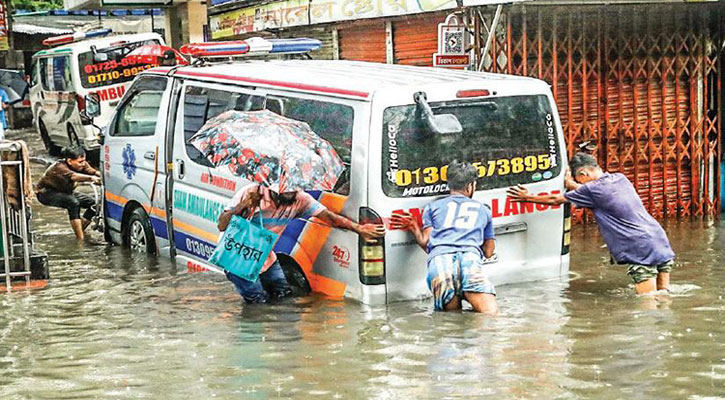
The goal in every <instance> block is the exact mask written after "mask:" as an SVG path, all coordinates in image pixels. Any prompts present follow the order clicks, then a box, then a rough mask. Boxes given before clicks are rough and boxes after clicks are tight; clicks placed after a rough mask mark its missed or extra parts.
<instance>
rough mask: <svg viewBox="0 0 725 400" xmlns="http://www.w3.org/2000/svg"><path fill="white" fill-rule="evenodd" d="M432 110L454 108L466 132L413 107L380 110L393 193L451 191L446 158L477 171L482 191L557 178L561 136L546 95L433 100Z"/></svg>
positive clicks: (387, 181)
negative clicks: (441, 129)
mask: <svg viewBox="0 0 725 400" xmlns="http://www.w3.org/2000/svg"><path fill="white" fill-rule="evenodd" d="M431 107H432V109H433V112H434V114H453V115H455V116H456V117H457V118H458V120H459V121H460V123H461V125H462V126H463V132H461V133H459V134H450V135H436V134H435V133H433V132H431V131H430V130H429V128H428V127H427V125H426V123H425V121H424V120H423V119H422V118H421V117H420V113H418V112H417V111H416V106H415V105H406V106H398V107H389V108H387V109H386V110H385V112H384V114H383V138H384V140H383V153H382V154H383V160H382V161H383V170H382V180H383V191H384V192H385V194H386V195H388V196H390V197H421V196H434V195H439V194H444V193H447V192H448V185H447V184H446V175H447V168H448V164H449V163H450V162H451V161H453V160H455V159H458V160H461V161H467V162H469V163H472V164H473V165H474V167H476V168H477V169H478V173H479V179H478V186H477V187H478V190H487V189H495V188H502V187H508V186H512V185H516V184H523V183H531V182H539V181H544V180H548V179H552V178H554V177H556V176H558V175H559V172H560V171H561V161H560V157H559V139H558V135H557V131H556V126H555V124H554V115H553V112H552V109H551V105H550V103H549V100H548V98H547V97H546V96H544V95H540V96H513V97H499V98H489V99H485V100H466V101H451V102H443V103H431Z"/></svg>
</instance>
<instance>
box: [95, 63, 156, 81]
mask: <svg viewBox="0 0 725 400" xmlns="http://www.w3.org/2000/svg"><path fill="white" fill-rule="evenodd" d="M149 68H153V65H151V64H148V65H139V66H138V67H133V68H126V69H123V70H121V71H111V72H101V73H100V74H95V75H88V83H90V84H94V83H100V82H106V81H114V80H117V79H119V78H121V77H122V76H123V77H124V78H130V77H132V76H136V75H138V74H139V73H140V72H141V71H143V70H146V69H149Z"/></svg>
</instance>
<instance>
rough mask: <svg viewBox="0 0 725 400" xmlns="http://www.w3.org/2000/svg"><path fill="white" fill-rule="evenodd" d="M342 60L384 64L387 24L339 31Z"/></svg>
mask: <svg viewBox="0 0 725 400" xmlns="http://www.w3.org/2000/svg"><path fill="white" fill-rule="evenodd" d="M338 42H339V46H340V59H342V60H355V61H369V62H379V63H384V62H385V61H386V56H385V24H384V23H383V22H379V23H376V24H374V25H372V24H371V25H364V26H353V27H349V28H344V29H340V30H339V31H338Z"/></svg>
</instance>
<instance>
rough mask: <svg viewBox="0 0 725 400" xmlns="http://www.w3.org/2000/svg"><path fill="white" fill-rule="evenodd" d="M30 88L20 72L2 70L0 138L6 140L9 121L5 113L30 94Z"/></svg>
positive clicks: (0, 85)
mask: <svg viewBox="0 0 725 400" xmlns="http://www.w3.org/2000/svg"><path fill="white" fill-rule="evenodd" d="M29 88H30V86H29V85H28V82H27V81H26V80H25V76H23V75H22V74H21V73H20V72H18V71H14V70H10V69H0V128H1V129H0V138H2V139H4V138H5V130H6V129H8V120H7V117H6V113H5V111H6V110H8V109H9V108H10V106H11V105H12V104H15V103H17V102H19V101H22V100H23V98H25V96H27V94H28V90H29Z"/></svg>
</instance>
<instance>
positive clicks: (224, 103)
mask: <svg viewBox="0 0 725 400" xmlns="http://www.w3.org/2000/svg"><path fill="white" fill-rule="evenodd" d="M183 107H184V142H185V143H186V154H187V155H188V156H189V159H190V160H192V161H194V162H195V163H197V164H200V165H203V166H205V167H212V168H213V164H212V163H211V162H210V161H209V160H208V159H207V158H206V157H205V156H204V155H203V154H202V153H201V152H200V151H199V149H197V148H196V147H194V145H192V144H191V143H190V141H191V139H192V137H193V136H194V135H196V133H197V132H199V130H200V129H201V128H202V127H203V126H204V124H206V123H207V121H209V120H210V119H213V118H214V117H216V116H218V115H219V114H222V113H223V112H226V111H229V110H235V111H259V110H261V109H263V108H264V97H262V96H255V95H252V94H248V93H239V92H231V91H227V90H217V89H210V88H203V87H196V86H189V87H187V88H186V91H185V93H184V104H183Z"/></svg>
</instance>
